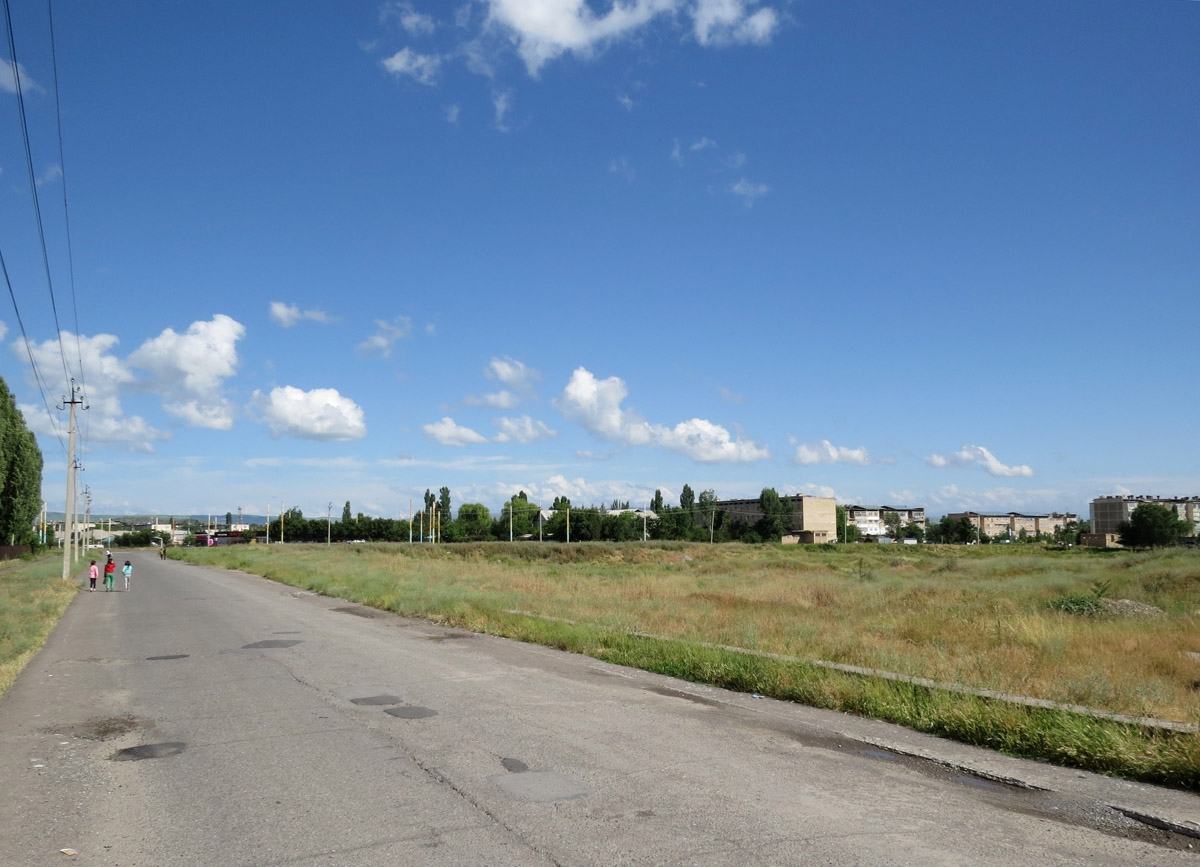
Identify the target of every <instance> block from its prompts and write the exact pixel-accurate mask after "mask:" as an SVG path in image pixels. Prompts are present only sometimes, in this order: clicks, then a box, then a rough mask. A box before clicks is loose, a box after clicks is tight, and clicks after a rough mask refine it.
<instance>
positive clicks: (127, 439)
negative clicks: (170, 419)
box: [12, 331, 171, 453]
mask: <svg viewBox="0 0 1200 867" xmlns="http://www.w3.org/2000/svg"><path fill="white" fill-rule="evenodd" d="M118 342H119V341H118V340H117V338H116V337H115V336H114V335H112V334H97V335H95V336H94V337H87V336H84V335H80V336H79V337H76V336H75V335H74V334H71V333H70V332H68V331H64V332H62V346H67V347H70V349H74V350H76V352H77V354H78V356H79V358H78V359H74V361H79V360H82V362H83V369H84V370H86V371H87V372H88V376H87V380H86V387H87V390H86V391H85V392H84V394H83V398H84V400H85V401H86V405H87V407H88V416H87V420H86V425H87V431H88V440H89V442H91V443H92V444H93V445H97V446H100V445H103V446H110V447H112V448H118V449H125V450H128V451H133V452H143V453H149V452H153V451H154V443H156V442H159V441H161V440H166V439H170V436H171V435H170V434H169V433H168V432H166V431H163V430H159V429H157V428H155V427H152V426H151V425H150V424H149V423H148V422H147V421H146V420H145V419H144V418H142V417H141V416H138V415H132V416H130V415H126V414H125V410H124V408H123V407H122V405H121V394H122V392H123V391H125V390H127V389H132V388H134V387H136V385H137V377H136V376H135V375H134V373H133V371H132V370H131V369H130V367H129V365H128V364H127V363H126V362H125V361H123V360H122V359H120V358H118V357H117V356H116V355H115V354H114V353H113V351H112V350H113V349H114V348H115V347H116V346H117V343H118ZM70 349H69V350H68V352H70ZM12 351H13V355H14V356H15V357H16V358H18V359H20V360H21V361H27V360H28V356H29V355H32V356H33V358H34V361H35V362H36V363H37V366H38V369H39V370H41V371H42V375H43V376H47V377H53V376H54V374H55V373H56V372H60V371H61V370H62V366H63V363H62V353H61V350H60V344H59V341H57V340H46V341H43V342H42V343H34V342H32V341H31V342H30V344H29V350H28V353H27V352H26V349H25V344H24V341H17V342H15V343H14V344H13V345H12ZM26 381H27V382H28V383H29V385H30V386H31V387H34V388H36V387H37V380H36V379H35V378H34V376H33V371H32V370H29V371H27V373H26ZM50 383H51V389H52V390H53V391H54V392H58V393H59V394H62V395H65V394H67V393H68V390H69V386H68V384H67V382H66V381H65V380H59V381H58V382H57V383H55V382H54V380H53V379H51V380H50ZM82 384H83V383H81V385H82ZM21 411H22V413H24V415H25V421H26V423H27V424H28V425H29V429H30V430H32V431H33V432H34V433H39V434H44V435H46V436H54V435H56V433H57V432H62V431H65V430H66V427H67V425H66V421H65V419H64V420H63V421H62V422H61V423H60V422H58V420H56V419H52V418H51V417H50V416H48V415H47V414H46V408H45V407H44V406H41V405H34V406H28V407H27V406H22V407H21Z"/></svg>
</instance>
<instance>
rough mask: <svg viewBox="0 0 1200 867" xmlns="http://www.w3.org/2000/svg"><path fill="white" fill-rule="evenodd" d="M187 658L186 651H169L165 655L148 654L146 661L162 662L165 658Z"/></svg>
mask: <svg viewBox="0 0 1200 867" xmlns="http://www.w3.org/2000/svg"><path fill="white" fill-rule="evenodd" d="M187 658H188V654H186V653H168V654H167V655H165V656H147V657H146V661H147V662H162V661H163V660H164V659H187Z"/></svg>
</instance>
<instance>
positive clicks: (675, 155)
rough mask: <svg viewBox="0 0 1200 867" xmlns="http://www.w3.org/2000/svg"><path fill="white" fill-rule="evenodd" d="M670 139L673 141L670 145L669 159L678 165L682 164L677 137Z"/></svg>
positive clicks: (681, 154)
mask: <svg viewBox="0 0 1200 867" xmlns="http://www.w3.org/2000/svg"><path fill="white" fill-rule="evenodd" d="M672 141H673V144H672V146H671V159H672V160H674V161H675V162H676V163H678V164H679V165H683V151H682V149H681V148H680V147H679V139H673V140H672Z"/></svg>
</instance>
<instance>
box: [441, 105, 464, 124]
mask: <svg viewBox="0 0 1200 867" xmlns="http://www.w3.org/2000/svg"><path fill="white" fill-rule="evenodd" d="M461 113H462V109H461V108H459V106H458V103H454V104H453V105H448V106H446V109H445V111H443V112H442V117H444V118H445V119H446V123H451V124H454V123H458V116H459V115H460V114H461Z"/></svg>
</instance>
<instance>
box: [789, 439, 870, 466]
mask: <svg viewBox="0 0 1200 867" xmlns="http://www.w3.org/2000/svg"><path fill="white" fill-rule="evenodd" d="M792 463H795V464H800V465H801V466H808V465H810V464H850V465H852V466H856V467H866V466H869V465H870V464H871V456H870V455H869V454H867V450H866V449H864V448H857V449H851V448H846V447H845V446H835V445H834V444H833V443H831V442H830V441H829V440H821V442H819V443H800V444H799V445H798V446H797V447H796V454H795V455H793V456H792Z"/></svg>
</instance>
